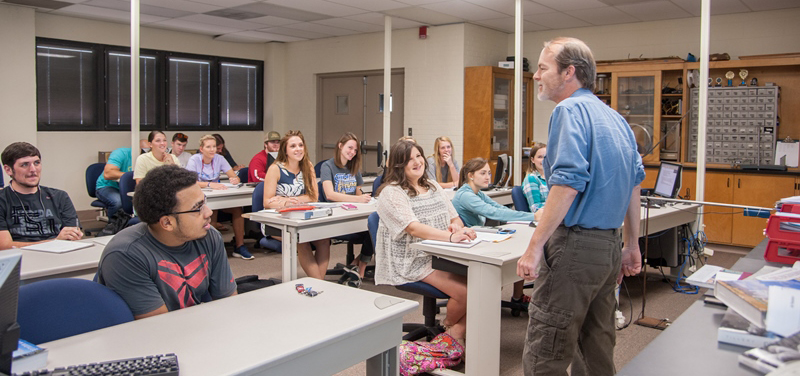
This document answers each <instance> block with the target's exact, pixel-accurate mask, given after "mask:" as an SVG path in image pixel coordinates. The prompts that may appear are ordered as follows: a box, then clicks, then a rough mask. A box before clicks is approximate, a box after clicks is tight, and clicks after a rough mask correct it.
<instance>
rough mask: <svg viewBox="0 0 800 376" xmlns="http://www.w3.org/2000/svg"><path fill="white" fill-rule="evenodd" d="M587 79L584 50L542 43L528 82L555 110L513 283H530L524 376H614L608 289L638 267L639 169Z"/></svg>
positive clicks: (628, 140) (629, 135) (625, 132)
mask: <svg viewBox="0 0 800 376" xmlns="http://www.w3.org/2000/svg"><path fill="white" fill-rule="evenodd" d="M595 74H596V66H595V61H594V57H593V56H592V52H591V50H590V49H589V47H588V46H586V44H585V43H583V42H582V41H580V40H578V39H574V38H556V39H553V40H551V41H549V42H545V44H544V49H542V52H541V54H540V56H539V63H538V70H537V71H536V74H535V75H534V76H533V79H534V80H536V81H537V82H538V83H539V91H538V95H537V96H538V98H539V100H540V101H547V100H549V101H553V102H555V103H556V107H555V109H554V110H553V113H552V115H551V116H550V124H549V136H548V138H549V139H548V141H547V155H546V157H545V159H544V163H543V165H544V171H545V176H546V178H547V181H548V185H549V186H550V194H549V196H548V197H547V209H546V210H545V211H544V214H543V216H542V219H541V221H540V222H539V225H538V227H537V229H536V232H534V234H533V237H532V238H531V241H530V244H529V245H528V248H527V250H526V251H525V254H523V256H522V257H521V258H520V260H519V261H518V263H517V274H518V275H519V276H520V277H521V278H523V279H525V280H528V281H530V280H536V284H535V286H534V290H533V297H532V301H531V304H530V306H529V308H528V310H529V312H528V313H529V322H528V332H527V336H526V339H525V349H524V352H523V368H524V371H525V375H526V376H532V375H567V367H569V366H570V364H571V365H572V369H571V374H572V375H573V376H576V375H588V374H590V373H589V370H591V375H613V374H614V373H615V369H614V345H615V342H616V332H615V327H614V310H615V302H616V301H615V298H614V289H615V287H616V286H617V283H618V282H619V281H620V280H621V279H622V276H623V275H626V276H630V275H635V274H638V273H639V270H640V267H641V255H640V253H639V243H638V238H639V194H640V193H639V184H640V183H641V182H642V180H644V176H645V174H644V166H643V165H642V159H641V157H640V156H639V153H638V152H637V149H636V140H635V138H634V136H633V132H632V131H631V128H630V126H628V123H627V122H626V121H625V119H624V118H622V116H620V115H619V114H618V113H617V112H616V111H614V110H613V109H611V108H610V107H608V106H607V105H606V104H604V103H603V102H601V101H600V100H599V99H598V98H597V97H596V96H595V95H594V94H593V91H594V82H595ZM623 221H624V223H625V227H624V231H623V230H620V225H622V224H623ZM621 232H622V235H621V234H620V233H621ZM623 241H624V246H623V245H622V243H623Z"/></svg>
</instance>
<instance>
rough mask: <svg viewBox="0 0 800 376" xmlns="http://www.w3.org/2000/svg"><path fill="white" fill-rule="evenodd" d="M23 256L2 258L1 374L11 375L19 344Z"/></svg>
mask: <svg viewBox="0 0 800 376" xmlns="http://www.w3.org/2000/svg"><path fill="white" fill-rule="evenodd" d="M21 259H22V255H19V254H16V255H8V256H0V373H4V374H7V375H10V374H11V359H12V353H13V352H14V350H16V349H17V343H19V325H18V324H17V301H18V296H19V264H20V260H21Z"/></svg>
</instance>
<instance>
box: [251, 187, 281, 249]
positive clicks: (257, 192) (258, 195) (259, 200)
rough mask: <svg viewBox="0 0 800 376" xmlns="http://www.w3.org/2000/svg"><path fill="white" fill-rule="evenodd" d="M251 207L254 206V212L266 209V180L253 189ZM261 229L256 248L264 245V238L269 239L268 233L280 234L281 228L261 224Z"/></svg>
mask: <svg viewBox="0 0 800 376" xmlns="http://www.w3.org/2000/svg"><path fill="white" fill-rule="evenodd" d="M250 207H251V208H252V210H253V211H254V212H257V211H261V210H264V182H263V181H262V182H260V183H258V185H256V188H255V189H254V190H253V200H252V201H251V202H250ZM270 230H272V231H271V232H270ZM259 231H260V232H261V235H260V236H258V239H256V244H255V245H254V248H256V249H258V248H261V247H262V244H261V242H262V240H265V239H267V235H274V236H280V230H278V229H276V228H273V227H269V226H265V225H259ZM268 232H269V233H268ZM272 240H273V241H275V242H278V243H280V241H278V240H277V239H272ZM278 252H280V246H278Z"/></svg>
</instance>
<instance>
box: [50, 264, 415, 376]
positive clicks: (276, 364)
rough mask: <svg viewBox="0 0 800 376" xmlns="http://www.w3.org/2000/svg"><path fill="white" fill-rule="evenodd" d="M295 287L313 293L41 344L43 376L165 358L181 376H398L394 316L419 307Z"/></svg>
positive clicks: (185, 312) (332, 288) (277, 294)
mask: <svg viewBox="0 0 800 376" xmlns="http://www.w3.org/2000/svg"><path fill="white" fill-rule="evenodd" d="M295 282H296V283H302V284H303V285H304V286H305V287H312V288H313V290H314V291H322V293H321V294H319V295H317V296H315V297H313V298H311V297H307V296H305V295H301V294H298V293H297V292H296V291H295V285H294V284H293V283H282V284H278V285H275V286H271V287H267V288H263V289H260V290H255V291H251V292H248V293H244V294H240V295H237V296H232V297H229V298H225V299H220V300H216V301H213V302H209V303H204V304H201V305H198V306H195V307H191V308H185V309H181V310H177V311H172V312H170V313H167V314H162V315H158V316H153V317H150V318H146V319H142V320H136V321H132V322H128V323H125V324H120V325H116V326H112V327H108V328H105V329H100V330H96V331H93V332H89V333H84V334H80V335H76V336H72V337H67V338H63V339H60V340H57V341H52V342H48V343H45V344H42V345H41V346H42V347H44V348H46V349H48V351H49V354H48V358H47V368H50V369H52V368H55V367H61V366H69V365H74V364H86V363H91V362H101V361H108V360H115V359H126V358H132V357H139V356H147V355H156V354H166V353H175V354H176V355H177V356H178V364H179V367H180V374H181V375H192V376H202V375H215V376H216V375H293V376H299V375H330V374H333V373H336V372H339V371H341V370H344V369H346V368H348V367H350V366H352V365H354V364H356V363H359V362H361V361H363V360H365V359H366V360H367V375H387V376H388V375H397V374H398V358H397V346H398V345H399V344H400V341H401V337H402V326H403V325H402V324H403V315H405V314H406V313H409V312H412V311H414V310H415V309H416V308H417V306H418V305H419V303H417V302H415V301H410V300H405V299H401V298H397V297H392V296H387V295H383V294H378V293H375V292H371V291H366V290H360V289H354V288H352V287H347V286H343V285H338V284H335V283H330V282H325V281H321V280H318V279H312V278H303V279H299V280H297V281H295ZM242 315H244V317H243V316H242Z"/></svg>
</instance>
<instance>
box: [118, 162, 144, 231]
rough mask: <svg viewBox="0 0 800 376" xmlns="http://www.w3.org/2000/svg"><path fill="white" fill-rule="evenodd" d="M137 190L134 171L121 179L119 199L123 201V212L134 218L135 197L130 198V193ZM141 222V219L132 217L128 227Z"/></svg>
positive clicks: (123, 175)
mask: <svg viewBox="0 0 800 376" xmlns="http://www.w3.org/2000/svg"><path fill="white" fill-rule="evenodd" d="M135 189H136V180H134V179H133V171H128V172H126V173H124V174H122V177H121V178H119V198H120V201H122V210H123V211H124V212H125V213H127V214H130V215H131V216H133V197H131V196H128V192H133V191H134V190H135ZM139 222H141V221H140V220H139V217H131V219H130V220H129V221H128V225H127V226H133V225H135V224H137V223H139ZM127 226H126V227H127Z"/></svg>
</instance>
